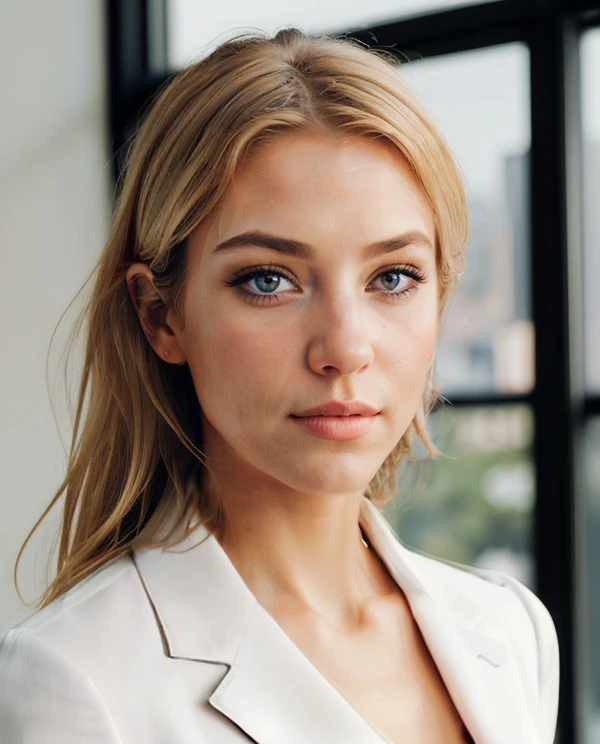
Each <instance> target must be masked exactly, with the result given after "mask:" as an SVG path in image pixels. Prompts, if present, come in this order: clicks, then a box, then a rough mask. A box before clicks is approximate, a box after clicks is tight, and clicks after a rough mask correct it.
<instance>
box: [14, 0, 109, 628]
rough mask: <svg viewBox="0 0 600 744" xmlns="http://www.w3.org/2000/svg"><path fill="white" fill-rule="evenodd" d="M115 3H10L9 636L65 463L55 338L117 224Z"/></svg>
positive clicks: (21, 611)
mask: <svg viewBox="0 0 600 744" xmlns="http://www.w3.org/2000/svg"><path fill="white" fill-rule="evenodd" d="M103 11H104V3H103V2H102V0H52V2H48V1H47V0H19V1H18V2H17V0H12V2H4V3H1V4H0V81H1V82H0V90H1V91H2V99H1V100H2V114H1V116H0V256H1V260H0V271H1V279H0V287H1V290H0V297H1V301H0V302H1V306H0V310H1V312H0V345H1V352H0V353H1V357H0V359H1V364H0V467H1V471H0V473H1V477H0V637H1V636H2V635H3V634H4V632H6V630H8V628H9V627H11V626H12V625H14V624H15V623H17V622H19V621H20V620H21V619H22V618H24V617H25V616H26V615H28V614H30V613H31V611H32V609H31V608H26V607H24V606H23V605H22V604H21V602H20V600H19V599H18V597H17V594H16V591H15V590H14V587H13V578H12V571H13V564H14V561H15V558H16V554H17V551H18V548H19V546H20V544H21V542H22V540H23V539H24V538H25V536H26V534H27V532H28V531H29V529H30V528H31V527H32V526H33V524H34V522H35V520H36V519H37V517H38V516H39V514H40V513H41V511H42V509H43V508H44V506H45V505H46V504H47V502H48V501H49V500H50V498H51V497H52V495H53V492H54V490H55V488H56V487H57V485H58V484H59V482H60V479H61V475H62V474H63V471H64V464H65V456H64V452H63V450H62V447H61V444H60V440H59V437H58V434H57V431H56V426H55V423H54V420H53V417H52V413H51V409H50V404H49V400H48V394H47V390H46V376H45V364H46V353H47V350H48V344H49V341H50V336H51V334H52V331H53V329H54V326H55V325H56V323H57V321H58V319H59V317H60V315H61V313H62V311H63V310H64V309H65V307H66V306H67V304H68V303H69V301H70V300H71V299H72V297H73V295H74V294H75V293H76V291H77V290H78V288H79V286H80V285H81V284H82V282H83V281H84V279H85V277H86V275H87V274H88V273H89V271H90V270H91V268H92V266H93V263H94V260H95V258H96V256H97V255H98V253H99V251H100V249H101V247H102V244H103V241H104V239H105V237H106V232H107V228H108V223H109V215H110V195H109V163H108V155H107V136H106V103H105V93H106V82H105V23H104V12H103ZM55 525H56V520H55V521H54V526H55ZM46 543H47V541H46ZM35 546H36V543H35V542H34V545H33V548H34V549H33V550H32V551H31V552H30V555H29V558H28V559H27V560H25V561H24V563H23V571H22V582H23V590H24V591H25V592H26V593H27V596H28V598H29V599H33V597H34V585H33V582H32V580H31V577H32V574H33V571H32V566H33V562H34V560H33V556H35V563H36V566H37V572H38V574H39V573H40V571H41V572H43V568H44V564H45V556H44V555H43V549H44V546H42V545H40V544H39V541H38V543H37V551H36V550H35ZM46 547H47V546H46ZM36 588H37V589H38V590H39V588H40V585H39V584H38V585H37V587H36Z"/></svg>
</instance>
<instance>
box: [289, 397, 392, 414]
mask: <svg viewBox="0 0 600 744" xmlns="http://www.w3.org/2000/svg"><path fill="white" fill-rule="evenodd" d="M379 412H380V411H379V409H378V408H375V407H374V406H371V405H369V404H368V403H363V402H362V401H360V400H353V401H349V402H344V401H336V400H334V401H330V402H329V403H323V404H322V405H320V406H315V407H314V408H307V409H306V410H304V411H300V412H298V413H293V414H292V416H293V417H295V418H308V417H313V416H376V415H377V414H378V413H379Z"/></svg>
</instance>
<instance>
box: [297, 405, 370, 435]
mask: <svg viewBox="0 0 600 744" xmlns="http://www.w3.org/2000/svg"><path fill="white" fill-rule="evenodd" d="M378 414H379V411H378V410H377V409H376V408H373V407H372V406H369V405H367V404H366V403H361V402H360V401H355V402H351V403H341V402H335V401H334V402H331V403H326V404H325V405H322V406H317V407H316V408H310V409H308V410H306V411H302V412H301V413H295V414H292V415H291V417H290V418H291V419H292V420H293V421H295V422H296V423H297V424H298V425H300V426H302V427H303V428H304V429H306V430H307V431H308V432H309V433H310V434H313V435H314V436H317V437H322V438H323V439H335V440H348V439H358V438H359V437H362V436H363V435H364V434H366V433H367V432H368V431H369V429H370V428H371V426H372V425H373V422H374V421H375V418H376V417H377V415H378Z"/></svg>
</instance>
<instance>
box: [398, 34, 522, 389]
mask: <svg viewBox="0 0 600 744" xmlns="http://www.w3.org/2000/svg"><path fill="white" fill-rule="evenodd" d="M400 73H401V74H402V75H403V76H404V77H405V78H406V79H407V81H408V82H409V83H410V84H411V85H412V87H413V88H414V89H415V91H416V92H417V94H418V95H419V96H420V98H421V100H422V101H423V102H424V103H425V105H426V106H427V108H428V109H429V111H430V112H431V114H432V115H433V117H434V119H435V120H436V122H437V123H438V125H439V127H440V128H441V131H442V132H443V133H444V135H445V137H446V139H447V141H448V143H449V145H450V147H451V148H452V150H453V152H454V154H455V156H456V158H457V160H458V162H459V164H460V166H461V168H462V171H463V174H464V178H465V181H466V186H467V196H468V201H469V213H470V222H471V235H470V240H469V244H468V247H467V268H466V271H465V274H464V276H463V278H462V281H461V285H460V287H459V290H458V292H457V293H456V295H455V298H454V301H453V303H452V307H451V311H450V315H449V318H448V321H447V325H446V329H445V332H444V335H443V338H442V342H441V345H440V349H439V354H438V380H439V388H440V390H441V391H442V392H443V393H445V394H446V395H448V394H452V393H457V394H460V395H468V394H470V393H471V394H473V393H476V394H486V393H488V394H489V393H500V394H501V393H513V394H514V393H526V392H529V391H530V390H531V388H532V387H533V384H534V351H533V349H534V331H533V325H532V322H531V310H530V293H529V283H530V271H529V261H530V249H529V242H530V241H529V226H530V219H529V185H528V179H529V147H530V108H529V52H528V49H527V47H525V46H524V45H522V44H509V45H502V46H497V47H492V48H489V49H484V50H476V51H471V52H464V53H461V54H456V55H449V56H444V57H435V58H433V59H427V60H420V61H418V62H411V63H409V64H406V65H404V66H402V68H401V70H400Z"/></svg>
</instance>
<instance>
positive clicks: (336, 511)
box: [221, 484, 393, 627]
mask: <svg viewBox="0 0 600 744" xmlns="http://www.w3.org/2000/svg"><path fill="white" fill-rule="evenodd" d="M238 485H239V484H238ZM221 497H222V498H223V502H224V504H225V509H226V514H227V528H226V530H225V533H224V535H223V536H222V538H221V545H222V547H223V549H224V550H225V552H226V553H227V554H228V556H229V558H230V560H231V561H232V563H233V565H234V566H235V568H236V570H237V571H238V573H239V574H240V575H241V577H242V579H243V580H244V582H245V583H246V585H247V586H248V588H249V589H250V591H252V593H253V594H254V595H255V597H256V598H257V600H258V601H259V603H260V604H261V605H262V606H263V607H264V608H265V609H266V610H267V611H268V612H269V613H270V614H272V615H273V616H275V617H280V618H283V617H286V616H289V615H298V614H299V613H307V612H308V613H311V614H316V615H318V616H320V617H321V618H323V619H325V620H326V621H329V622H330V623H331V624H332V625H335V626H337V627H340V626H345V627H349V626H356V625H357V624H360V623H361V619H362V618H363V617H364V614H365V610H366V608H367V605H368V603H370V602H371V601H373V600H376V599H379V598H381V597H382V596H386V595H387V594H389V593H390V592H392V591H393V589H392V587H393V582H392V580H391V578H390V577H389V575H388V574H387V571H386V570H385V568H384V567H383V566H382V564H381V562H380V561H379V559H378V558H377V556H376V555H375V554H374V553H373V551H372V550H370V549H369V548H368V547H367V546H366V544H365V542H364V541H363V539H362V536H361V531H360V526H359V513H360V504H361V500H362V495H361V494H350V495H334V496H332V495H310V494H304V493H302V494H300V493H296V492H293V493H292V492H290V493H284V494H282V493H281V492H279V493H277V494H275V493H269V490H268V489H261V491H260V493H258V492H257V493H249V491H248V488H247V487H246V488H245V489H244V488H235V489H226V490H225V491H223V490H222V491H221Z"/></svg>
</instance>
